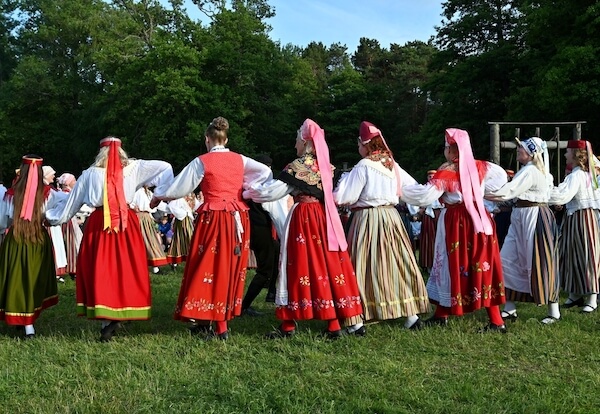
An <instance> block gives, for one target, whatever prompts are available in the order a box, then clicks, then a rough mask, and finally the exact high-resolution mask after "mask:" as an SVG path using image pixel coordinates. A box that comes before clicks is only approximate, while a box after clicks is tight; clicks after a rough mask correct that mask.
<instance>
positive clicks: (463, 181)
mask: <svg viewBox="0 0 600 414" xmlns="http://www.w3.org/2000/svg"><path fill="white" fill-rule="evenodd" d="M445 139H446V146H447V149H446V151H449V149H448V148H449V147H450V146H451V145H454V144H456V146H457V147H458V154H459V155H458V158H457V159H453V160H449V161H448V162H446V163H444V164H443V165H442V166H441V167H440V168H438V170H437V172H436V173H435V175H434V176H433V178H432V179H431V182H430V183H428V184H425V185H414V186H407V187H405V188H403V198H405V199H406V200H407V201H408V202H410V203H411V204H417V205H419V204H420V205H423V206H427V205H429V204H431V203H432V202H433V201H435V200H437V199H440V200H441V202H442V203H443V204H444V208H443V209H442V211H441V213H440V217H439V221H438V226H437V233H436V239H435V257H434V262H433V267H432V269H431V274H430V277H429V280H428V281H427V292H428V294H429V298H430V300H431V302H432V303H434V304H436V305H437V307H436V314H435V315H434V317H433V319H432V320H431V321H429V322H431V323H441V324H445V323H447V317H448V316H449V315H457V316H461V315H463V314H465V313H469V312H473V311H475V310H478V309H480V308H483V307H485V308H487V310H488V316H489V317H490V325H488V326H487V327H486V328H484V329H486V330H487V329H492V330H500V331H502V332H505V330H506V328H505V326H504V324H503V321H502V318H501V317H500V311H499V308H498V305H501V304H502V303H504V301H505V297H504V295H505V294H504V282H503V277H502V263H501V261H500V251H499V249H498V240H497V239H496V235H495V231H494V226H493V222H492V220H491V217H490V214H489V213H488V212H487V211H486V210H485V207H484V203H483V194H484V190H487V191H493V190H497V189H498V188H500V187H501V186H502V185H504V184H505V183H506V182H507V177H506V173H505V171H504V169H502V168H501V167H499V166H497V165H495V164H492V163H490V162H486V161H479V160H475V159H474V158H473V153H472V150H471V145H470V141H469V135H468V134H467V132H466V131H463V130H460V129H454V128H451V129H447V130H446V134H445ZM448 153H450V152H448Z"/></svg>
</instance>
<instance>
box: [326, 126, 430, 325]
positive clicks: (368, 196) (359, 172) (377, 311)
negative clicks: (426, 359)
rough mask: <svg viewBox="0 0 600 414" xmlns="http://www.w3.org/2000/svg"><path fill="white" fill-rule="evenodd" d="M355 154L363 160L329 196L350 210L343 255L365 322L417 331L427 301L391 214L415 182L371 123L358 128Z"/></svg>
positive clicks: (408, 245) (397, 217)
mask: <svg viewBox="0 0 600 414" xmlns="http://www.w3.org/2000/svg"><path fill="white" fill-rule="evenodd" d="M358 152H359V154H360V155H361V156H362V157H363V159H362V160H361V161H359V162H358V164H356V165H355V166H354V168H352V170H351V171H350V172H349V173H348V174H346V175H344V176H343V177H342V178H341V179H340V181H339V183H338V187H337V189H336V190H335V191H334V193H333V196H334V199H335V201H336V204H338V205H342V206H346V205H347V206H350V208H351V210H352V212H353V213H354V214H353V218H352V222H351V224H350V229H349V232H348V252H349V253H350V257H351V258H352V264H353V266H354V270H355V272H356V279H357V281H358V286H359V289H360V294H361V299H362V304H363V310H364V318H365V321H372V320H378V321H383V320H389V319H397V318H401V317H406V322H405V324H404V326H405V327H406V328H409V329H419V328H420V326H421V323H420V319H419V316H418V314H420V313H427V312H429V310H430V309H429V299H428V297H427V289H426V288H425V282H424V281H423V276H422V275H421V270H420V269H419V266H418V264H417V260H416V258H415V255H414V252H413V248H412V243H411V240H410V239H409V237H408V234H407V232H406V230H405V228H404V225H403V223H402V220H401V218H400V214H399V213H398V211H397V210H396V208H395V205H396V204H398V201H399V200H398V198H399V197H401V195H402V187H403V186H405V185H410V184H416V183H417V182H416V180H415V179H414V178H413V177H411V176H410V175H409V174H408V173H407V172H406V171H404V170H403V169H402V168H400V166H399V165H398V164H397V163H396V162H395V161H394V158H393V155H392V153H391V151H390V149H389V148H388V146H387V143H386V142H385V139H384V138H383V135H382V133H381V131H380V130H379V129H378V128H377V127H375V125H373V124H372V123H370V122H362V123H361V124H360V135H359V138H358ZM353 322H354V323H356V322H355V321H352V322H350V325H353V324H354V323H353ZM363 329H364V328H363Z"/></svg>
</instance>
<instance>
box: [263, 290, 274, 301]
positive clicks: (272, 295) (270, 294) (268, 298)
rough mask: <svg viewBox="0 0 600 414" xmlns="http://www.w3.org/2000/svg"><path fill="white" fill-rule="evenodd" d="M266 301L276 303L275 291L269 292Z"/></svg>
mask: <svg viewBox="0 0 600 414" xmlns="http://www.w3.org/2000/svg"><path fill="white" fill-rule="evenodd" d="M265 302H268V303H275V293H272V292H269V293H267V297H266V298H265Z"/></svg>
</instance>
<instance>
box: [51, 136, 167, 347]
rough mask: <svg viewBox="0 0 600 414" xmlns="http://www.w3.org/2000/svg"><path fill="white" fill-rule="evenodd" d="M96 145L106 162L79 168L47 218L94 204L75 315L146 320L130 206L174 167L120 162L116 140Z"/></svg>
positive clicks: (143, 273) (62, 217) (143, 271)
mask: <svg viewBox="0 0 600 414" xmlns="http://www.w3.org/2000/svg"><path fill="white" fill-rule="evenodd" d="M100 147H101V150H102V149H103V148H105V147H108V161H107V164H106V166H92V167H90V168H88V169H87V170H85V171H83V173H82V174H81V177H79V179H78V180H77V183H76V184H75V187H74V188H73V190H72V191H71V193H70V195H69V198H68V200H67V203H66V205H65V206H64V208H62V209H57V210H56V211H54V210H52V211H49V212H48V214H47V218H48V220H49V221H50V222H51V224H55V225H56V224H61V223H65V222H67V221H68V220H69V219H70V218H71V217H73V216H74V215H75V214H76V213H77V212H78V211H79V209H80V207H81V206H82V205H83V204H86V205H88V206H92V207H94V208H95V210H94V212H93V213H92V214H91V215H90V217H89V218H88V219H87V223H86V226H85V229H84V233H83V240H82V242H81V248H80V250H79V256H78V260H77V272H78V273H77V279H76V300H77V314H78V315H79V316H87V318H89V319H103V320H105V321H124V320H147V319H149V318H150V316H151V292H150V279H149V274H148V268H147V261H146V248H145V246H144V239H143V236H142V232H141V227H140V223H139V220H138V218H137V215H136V214H135V212H134V211H133V210H132V209H130V208H129V204H130V203H131V201H132V200H133V196H134V193H135V191H136V190H137V189H138V188H140V187H142V186H144V185H149V186H150V185H159V184H162V183H165V182H170V181H172V179H173V170H172V168H171V166H170V165H169V164H168V163H166V162H164V161H147V160H137V159H136V160H134V159H130V160H127V164H126V165H125V166H123V165H122V162H123V161H122V160H121V158H120V151H119V150H120V147H121V141H120V140H119V139H118V138H114V137H108V138H104V139H103V140H101V141H100ZM101 165H102V164H101ZM110 326H115V325H114V324H112V325H110ZM111 332H112V331H111ZM111 332H108V334H109V335H104V332H103V333H102V334H103V335H102V339H104V340H107V339H110V336H111V335H110V333H111Z"/></svg>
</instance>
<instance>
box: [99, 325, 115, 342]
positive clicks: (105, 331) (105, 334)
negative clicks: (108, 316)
mask: <svg viewBox="0 0 600 414" xmlns="http://www.w3.org/2000/svg"><path fill="white" fill-rule="evenodd" d="M119 326H120V325H119V321H111V322H110V323H109V324H108V325H106V326H105V327H104V328H102V329H100V341H101V342H108V341H110V340H111V339H112V337H113V335H114V334H115V331H116V330H117V329H118V328H119Z"/></svg>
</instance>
